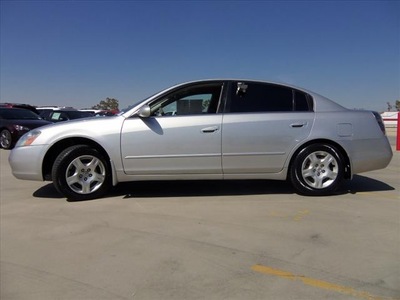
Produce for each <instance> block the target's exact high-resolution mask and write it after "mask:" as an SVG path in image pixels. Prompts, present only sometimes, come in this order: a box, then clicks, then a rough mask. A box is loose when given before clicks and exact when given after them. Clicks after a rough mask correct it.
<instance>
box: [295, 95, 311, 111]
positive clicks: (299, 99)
mask: <svg viewBox="0 0 400 300" xmlns="http://www.w3.org/2000/svg"><path fill="white" fill-rule="evenodd" d="M294 110H296V111H309V110H310V108H309V106H308V101H307V95H306V94H304V93H302V92H299V91H296V92H295V108H294Z"/></svg>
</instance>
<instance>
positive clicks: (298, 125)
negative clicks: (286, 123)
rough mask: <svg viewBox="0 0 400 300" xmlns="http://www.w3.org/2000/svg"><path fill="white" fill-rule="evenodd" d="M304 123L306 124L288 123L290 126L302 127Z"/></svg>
mask: <svg viewBox="0 0 400 300" xmlns="http://www.w3.org/2000/svg"><path fill="white" fill-rule="evenodd" d="M305 125H307V123H293V124H290V127H293V128H300V127H303V126H305Z"/></svg>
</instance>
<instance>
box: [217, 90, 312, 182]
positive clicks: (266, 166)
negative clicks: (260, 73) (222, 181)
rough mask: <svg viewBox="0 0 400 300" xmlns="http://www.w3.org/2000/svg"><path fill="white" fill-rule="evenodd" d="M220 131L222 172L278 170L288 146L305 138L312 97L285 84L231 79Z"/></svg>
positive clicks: (227, 175)
mask: <svg viewBox="0 0 400 300" xmlns="http://www.w3.org/2000/svg"><path fill="white" fill-rule="evenodd" d="M228 94H229V100H228V105H227V112H226V113H225V114H224V119H223V130H222V166H223V172H224V175H225V176H226V177H227V178H229V176H231V175H234V174H260V173H278V172H280V171H281V170H282V168H283V166H284V164H285V161H286V159H287V157H288V155H289V153H290V152H291V151H292V149H293V148H294V147H295V146H296V145H297V144H298V143H300V142H301V141H302V140H304V139H305V138H307V137H308V135H309V134H310V130H311V127H312V125H313V120H314V112H313V110H312V99H311V96H309V95H308V94H306V93H304V92H301V91H297V90H294V89H292V88H289V87H285V86H281V85H274V84H266V83H259V82H233V83H232V84H231V86H230V88H229V92H228Z"/></svg>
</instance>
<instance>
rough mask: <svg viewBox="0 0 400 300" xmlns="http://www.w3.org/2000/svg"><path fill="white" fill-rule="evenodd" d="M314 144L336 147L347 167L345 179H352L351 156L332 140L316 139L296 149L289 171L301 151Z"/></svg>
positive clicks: (345, 168)
mask: <svg viewBox="0 0 400 300" xmlns="http://www.w3.org/2000/svg"><path fill="white" fill-rule="evenodd" d="M313 144H326V145H330V146H333V147H335V149H337V150H338V151H339V152H340V154H341V155H342V157H343V159H344V162H345V167H344V178H345V179H350V178H351V176H352V174H351V162H350V158H349V155H348V154H347V152H346V150H345V149H344V148H343V147H342V146H341V145H340V144H339V143H337V142H335V141H332V140H328V139H315V140H311V141H307V142H306V143H304V144H302V145H301V146H300V147H298V148H297V149H296V151H294V152H293V154H292V156H291V158H290V162H289V166H288V170H290V169H291V167H292V164H293V161H294V159H295V157H296V156H297V155H298V154H299V153H300V151H302V150H303V149H304V148H306V147H307V146H310V145H313Z"/></svg>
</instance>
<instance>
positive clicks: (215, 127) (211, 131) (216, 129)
mask: <svg viewBox="0 0 400 300" xmlns="http://www.w3.org/2000/svg"><path fill="white" fill-rule="evenodd" d="M218 130H219V127H218V126H211V127H206V128H203V129H202V130H201V132H203V133H213V132H216V131H218Z"/></svg>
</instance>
